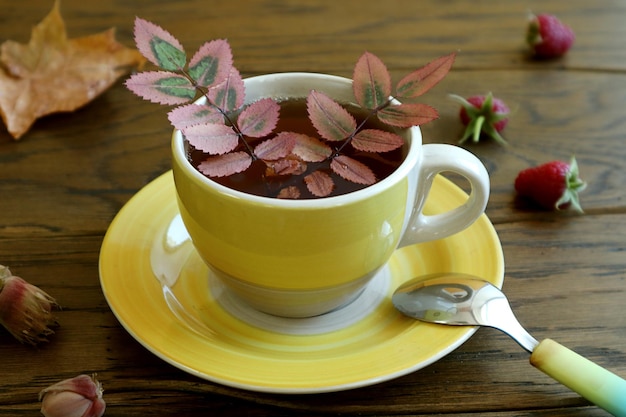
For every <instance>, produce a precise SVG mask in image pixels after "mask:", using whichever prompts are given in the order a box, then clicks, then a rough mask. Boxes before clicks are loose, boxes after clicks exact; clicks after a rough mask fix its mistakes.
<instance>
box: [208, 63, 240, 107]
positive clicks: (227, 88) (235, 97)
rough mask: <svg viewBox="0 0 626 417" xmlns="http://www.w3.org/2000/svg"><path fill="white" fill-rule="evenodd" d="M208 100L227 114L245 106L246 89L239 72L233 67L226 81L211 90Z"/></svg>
mask: <svg viewBox="0 0 626 417" xmlns="http://www.w3.org/2000/svg"><path fill="white" fill-rule="evenodd" d="M208 98H209V100H210V101H211V103H213V104H214V105H216V106H217V107H219V108H220V109H222V110H224V111H227V112H229V111H235V110H237V109H238V108H240V107H241V106H243V103H244V98H245V87H244V84H243V78H241V74H239V71H238V70H237V69H236V68H235V67H231V69H230V72H229V73H228V76H227V77H226V79H225V80H224V81H222V82H221V83H220V84H218V85H216V86H215V87H213V88H211V89H210V90H209V93H208Z"/></svg>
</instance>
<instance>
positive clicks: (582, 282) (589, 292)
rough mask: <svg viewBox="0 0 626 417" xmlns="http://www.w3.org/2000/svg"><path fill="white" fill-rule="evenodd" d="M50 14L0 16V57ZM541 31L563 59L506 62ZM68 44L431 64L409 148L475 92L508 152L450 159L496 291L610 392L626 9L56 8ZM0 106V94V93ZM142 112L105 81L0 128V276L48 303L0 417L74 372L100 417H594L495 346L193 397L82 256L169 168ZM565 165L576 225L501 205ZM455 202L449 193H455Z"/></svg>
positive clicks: (139, 0) (157, 112)
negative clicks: (470, 201) (289, 386)
mask: <svg viewBox="0 0 626 417" xmlns="http://www.w3.org/2000/svg"><path fill="white" fill-rule="evenodd" d="M51 7H52V1H51V0H23V1H20V2H16V1H9V0H0V10H2V13H0V41H4V40H6V39H13V40H17V41H20V42H27V41H28V39H29V37H30V28H31V27H32V26H33V25H35V24H36V23H37V22H39V21H40V20H41V19H42V18H43V17H44V16H45V15H46V14H47V13H48V11H49V10H50V9H51ZM531 10H532V11H535V12H548V13H554V14H557V15H558V16H559V17H560V18H561V19H562V20H563V21H565V22H567V23H568V24H569V25H571V26H572V27H573V29H574V30H575V32H576V35H577V39H576V43H575V45H574V47H573V48H572V50H571V51H570V52H569V53H568V54H567V55H566V56H564V57H563V58H561V59H556V60H551V61H535V60H533V59H531V58H529V56H528V53H527V51H526V49H525V46H524V32H525V27H526V19H527V14H528V12H529V11H531ZM61 12H62V14H63V17H64V18H65V20H66V26H67V30H68V33H69V35H70V37H79V36H85V35H87V34H91V33H95V32H99V31H102V30H104V29H107V28H109V27H116V28H117V38H118V40H119V41H120V42H122V43H124V44H125V45H127V46H133V39H132V25H133V20H134V17H135V16H136V15H139V16H141V17H143V18H146V19H148V20H152V21H154V22H156V23H159V24H161V25H163V26H164V27H166V28H167V29H168V30H169V31H171V32H172V33H173V34H175V35H176V36H177V37H178V38H179V39H180V40H181V42H183V44H185V45H188V49H189V50H193V49H195V48H197V47H198V46H199V45H200V44H201V43H202V42H204V41H205V40H208V39H212V38H228V39H229V41H230V42H231V44H232V47H233V50H234V54H235V63H236V65H237V66H238V67H239V69H240V70H241V72H242V73H243V74H244V75H246V76H248V75H253V74H259V73H267V72H281V71H315V72H324V73H333V74H337V75H344V76H349V75H350V74H351V71H352V67H353V65H354V62H355V61H356V59H357V58H358V56H359V55H360V54H361V53H362V52H363V51H365V50H369V51H371V52H373V53H375V54H377V55H378V56H380V57H381V58H382V59H383V60H384V61H385V62H386V64H387V65H388V67H389V69H390V71H391V73H392V75H393V76H394V77H395V78H396V79H398V77H400V76H402V75H404V74H405V73H406V72H408V71H409V70H410V69H412V68H415V67H417V66H419V65H422V64H424V63H426V62H428V61H429V60H431V59H434V58H436V57H438V56H440V55H444V54H447V53H449V52H450V51H458V58H457V60H456V63H455V65H454V67H453V70H452V72H451V73H450V75H449V76H448V77H447V78H446V80H445V81H444V82H442V83H441V84H440V85H438V86H437V87H436V88H435V89H433V90H432V91H431V92H429V93H428V94H427V95H426V96H425V97H424V100H427V101H428V102H429V103H431V104H433V105H434V106H435V107H437V108H438V109H439V110H440V113H441V117H440V119H438V120H437V121H435V122H433V123H431V124H429V125H427V126H425V127H424V128H423V134H424V137H425V142H444V143H456V142H457V140H458V138H459V137H460V134H461V132H462V130H463V127H462V126H461V124H460V123H459V120H458V116H457V112H458V106H457V104H456V103H454V102H452V101H451V100H450V99H449V97H448V95H449V94H450V93H455V94H459V95H469V94H479V93H486V92H489V91H492V92H493V93H494V94H495V95H497V96H498V97H500V98H502V99H504V100H505V101H506V102H507V103H508V104H509V106H510V107H511V108H512V109H513V113H512V116H511V121H510V123H509V125H508V127H507V129H506V130H505V131H504V132H503V133H504V136H505V138H506V139H507V140H508V141H509V143H510V146H508V147H502V146H500V145H497V144H496V143H494V142H490V141H488V140H487V141H485V142H481V143H478V144H469V145H464V146H465V147H466V148H467V149H469V150H470V151H472V152H473V153H475V154H476V155H477V156H478V157H479V158H480V159H481V160H482V161H483V162H484V163H485V165H486V166H487V168H488V171H489V173H490V175H491V181H492V195H491V197H490V201H489V205H488V207H487V215H488V216H489V218H490V219H491V221H492V222H493V223H494V225H495V228H496V230H497V232H498V235H499V237H500V240H501V242H502V246H503V250H504V256H505V262H506V277H507V278H506V280H505V284H504V290H505V292H506V293H507V295H508V296H509V298H510V299H511V302H512V305H513V308H514V310H515V311H516V314H517V316H518V318H519V319H520V321H521V322H522V323H523V324H524V325H525V326H526V327H527V328H528V329H529V330H530V331H531V333H533V334H534V335H535V336H536V337H537V338H539V339H541V338H544V337H551V338H553V339H555V340H558V341H559V342H561V343H562V344H564V345H566V346H568V347H570V348H572V349H574V350H576V351H577V352H578V353H580V354H582V355H584V356H586V357H587V358H589V359H591V360H593V361H595V362H597V363H598V364H600V365H602V366H604V367H607V368H609V369H611V370H612V371H613V372H615V373H617V374H619V375H621V376H622V377H626V314H625V313H624V308H623V306H624V299H625V298H626V186H625V185H624V184H626V169H624V168H625V167H626V166H625V165H626V163H625V161H626V110H625V109H626V48H625V47H624V39H626V25H624V22H625V21H626V2H624V1H623V0H598V1H594V2H589V1H585V0H572V1H567V2H564V1H558V0H546V1H536V0H535V1H506V2H495V1H480V0H477V1H471V2H470V1H465V0H443V1H441V0H420V1H415V0H385V1H373V0H361V1H352V0H345V1H324V0H303V1H301V0H291V1H290V0H264V1H246V2H243V1H232V2H224V1H223V2H207V1H201V0H177V1H165V0H111V1H102V2H88V1H78V0H62V2H61ZM1 93H2V92H1V91H0V94H1ZM170 132H171V127H170V125H169V122H168V121H167V118H166V117H165V112H164V109H163V108H162V107H159V106H156V105H153V104H150V103H147V102H143V101H141V100H140V99H138V98H137V97H135V96H133V95H132V94H131V93H129V92H128V91H127V90H126V89H125V87H124V86H123V84H122V80H120V82H118V83H116V84H115V85H114V86H113V87H112V88H111V89H110V90H108V91H107V92H105V93H104V94H103V95H101V96H100V97H98V98H97V99H95V100H94V101H93V102H92V103H90V104H89V105H87V106H85V107H84V108H82V109H80V110H77V111H75V112H72V113H66V114H56V115H51V116H47V117H45V118H43V119H40V120H39V121H37V122H36V124H35V125H34V126H33V128H32V129H31V131H30V132H29V133H28V134H27V135H25V137H24V138H23V139H22V140H21V141H19V142H16V141H13V140H12V139H11V137H10V136H9V134H8V133H7V132H6V130H5V129H4V128H3V127H1V128H0V264H4V265H8V266H10V267H11V269H12V271H13V272H14V273H15V274H16V275H19V276H22V277H24V278H26V279H27V280H29V281H30V282H32V283H33V284H35V285H38V286H40V287H41V288H42V289H44V290H45V291H47V292H49V293H50V294H54V296H55V297H56V298H57V299H58V300H59V301H60V303H61V305H62V310H61V311H59V312H58V313H57V316H58V320H59V322H60V323H61V327H60V328H59V329H58V331H57V333H56V334H55V335H54V336H53V337H52V338H51V341H50V343H48V344H44V345H42V346H40V347H38V348H30V347H27V346H22V345H20V344H19V343H18V342H16V341H15V340H14V339H13V338H12V337H11V336H10V335H9V334H8V332H6V331H4V330H2V329H0V358H2V359H1V360H0V415H6V416H27V415H28V416H31V415H38V413H39V411H38V410H39V407H40V403H39V402H38V400H37V394H38V392H39V390H41V389H42V388H44V387H46V386H48V385H50V384H52V383H54V382H57V381H59V380H61V379H64V378H68V377H72V376H75V375H78V374H80V373H93V372H96V373H97V374H98V376H99V379H100V380H101V381H102V383H103V384H104V388H105V399H106V401H107V411H106V414H105V415H106V416H109V417H113V416H125V417H133V416H146V415H151V416H197V415H209V416H286V415H342V416H372V415H377V416H400V415H402V416H434V415H455V416H489V417H504V416H507V417H509V416H570V417H573V416H580V417H583V416H585V417H588V416H604V415H607V414H606V413H605V412H604V411H602V410H600V409H599V408H597V407H595V406H593V405H591V404H589V403H588V402H587V401H586V400H584V399H582V398H580V397H579V396H578V395H577V394H575V393H573V392H571V391H569V390H568V389H567V388H565V387H563V386H562V385H560V384H558V383H557V382H555V381H553V380H551V379H550V378H548V377H547V376H545V375H543V374H542V373H540V372H539V371H537V370H536V369H534V368H533V367H531V366H530V365H529V363H528V354H527V353H526V352H524V351H523V350H522V349H520V348H519V346H518V345H517V344H515V342H513V341H512V340H511V339H509V338H508V337H506V336H505V335H503V334H501V333H499V332H497V331H495V330H492V329H480V330H479V331H478V332H477V333H476V335H475V336H474V337H472V338H471V339H470V340H469V341H467V342H466V343H465V344H463V346H461V347H460V348H459V349H457V350H456V351H454V352H453V353H451V354H450V355H448V356H446V357H445V358H443V359H441V360H440V361H438V362H436V363H434V364H433V365H430V366H428V367H426V368H424V369H422V370H420V371H417V372H414V373H412V374H410V375H407V376H404V377H401V378H398V379H396V380H393V381H389V382H385V383H382V384H378V385H374V386H371V387H367V388H360V389H355V390H349V391H344V392H336V393H328V394H316V395H278V394H261V393H254V392H248V391H242V390H237V389H234V388H229V387H225V386H221V385H218V384H214V383H210V382H207V381H204V380H202V379H199V378H196V377H194V376H192V375H189V374H187V373H185V372H183V371H181V370H178V369H177V368H174V367H173V366H171V365H168V364H166V363H165V362H163V361H162V360H160V359H158V358H157V357H156V356H154V355H153V354H152V353H150V352H149V351H147V350H146V349H145V348H143V347H142V346H141V345H140V344H139V343H138V342H137V341H135V340H134V339H133V338H132V337H131V336H130V335H129V334H128V333H127V332H126V331H125V330H124V328H123V327H122V326H121V325H120V324H119V322H118V321H117V320H116V318H115V316H114V315H113V313H112V312H111V310H110V308H109V306H108V305H107V303H106V301H105V299H104V296H103V294H102V290H101V288H100V284H99V275H98V257H99V251H100V246H101V243H102V238H103V236H104V234H105V232H106V230H107V227H108V226H109V224H110V222H111V220H112V219H113V217H114V216H115V215H116V214H117V212H118V211H119V210H120V209H121V208H122V207H123V205H124V204H125V203H126V202H127V201H128V200H129V199H130V198H131V197H132V196H133V195H134V194H135V193H136V192H137V191H138V190H139V189H140V188H141V187H143V186H144V185H146V184H148V183H149V182H150V181H151V180H153V179H155V178H156V177H157V176H159V175H160V174H162V173H163V172H165V171H167V170H168V169H169V168H170V150H169V141H170ZM571 155H576V157H577V160H578V163H579V166H580V170H581V176H582V177H583V178H584V179H585V180H586V181H587V182H588V184H589V186H588V188H587V189H586V190H585V191H584V192H583V193H582V194H581V204H582V206H583V207H584V209H585V213H584V214H582V215H579V214H576V213H573V212H571V211H564V212H546V211H541V210H538V209H536V208H534V207H532V206H530V205H529V204H528V203H525V202H523V201H519V200H518V199H516V197H515V193H514V190H513V181H514V179H515V176H516V175H517V172H519V171H520V170H521V169H524V168H526V167H528V166H531V165H537V164H540V163H543V162H546V161H548V160H551V159H563V160H568V159H569V157H570V156H571ZM461 185H463V184H461Z"/></svg>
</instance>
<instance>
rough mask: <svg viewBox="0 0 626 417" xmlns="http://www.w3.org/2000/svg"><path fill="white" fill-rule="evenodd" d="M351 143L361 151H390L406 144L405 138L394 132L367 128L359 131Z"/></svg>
mask: <svg viewBox="0 0 626 417" xmlns="http://www.w3.org/2000/svg"><path fill="white" fill-rule="evenodd" d="M350 144H351V145H352V146H353V147H354V148H355V149H357V150H359V151H364V152H377V153H378V152H389V151H393V150H395V149H398V148H400V147H401V146H402V145H404V139H403V138H402V136H400V135H397V134H395V133H393V132H387V131H384V130H379V129H365V130H361V131H360V132H359V133H357V134H356V135H355V136H354V138H352V142H350Z"/></svg>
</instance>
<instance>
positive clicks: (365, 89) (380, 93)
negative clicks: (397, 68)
mask: <svg viewBox="0 0 626 417" xmlns="http://www.w3.org/2000/svg"><path fill="white" fill-rule="evenodd" d="M352 79H353V82H352V89H353V90H354V97H355V98H356V102H357V103H358V104H359V105H360V106H361V107H364V108H366V109H370V110H373V109H377V108H379V107H381V106H383V105H384V104H385V103H387V102H388V101H389V96H390V95H391V75H389V71H388V70H387V67H386V66H385V64H384V63H383V61H381V59H380V58H378V57H377V56H376V55H374V54H372V53H369V52H366V53H364V54H363V55H361V57H360V58H359V59H358V61H357V63H356V65H355V67H354V74H353V76H352Z"/></svg>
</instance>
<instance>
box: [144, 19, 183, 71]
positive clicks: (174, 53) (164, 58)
mask: <svg viewBox="0 0 626 417" xmlns="http://www.w3.org/2000/svg"><path fill="white" fill-rule="evenodd" d="M134 34H135V44H136V45H137V49H138V50H139V52H141V54H142V55H143V56H145V57H146V59H148V61H150V62H152V63H153V64H154V65H156V66H158V67H160V68H162V69H164V70H167V71H177V70H181V69H183V68H185V64H186V63H187V55H186V54H185V50H184V49H183V46H182V45H181V43H180V42H179V41H178V39H176V38H175V37H174V36H172V34H171V33H169V32H168V31H166V30H165V29H163V28H162V27H160V26H158V25H155V24H154V23H152V22H149V21H147V20H144V19H141V18H139V17H137V18H135V29H134Z"/></svg>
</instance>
